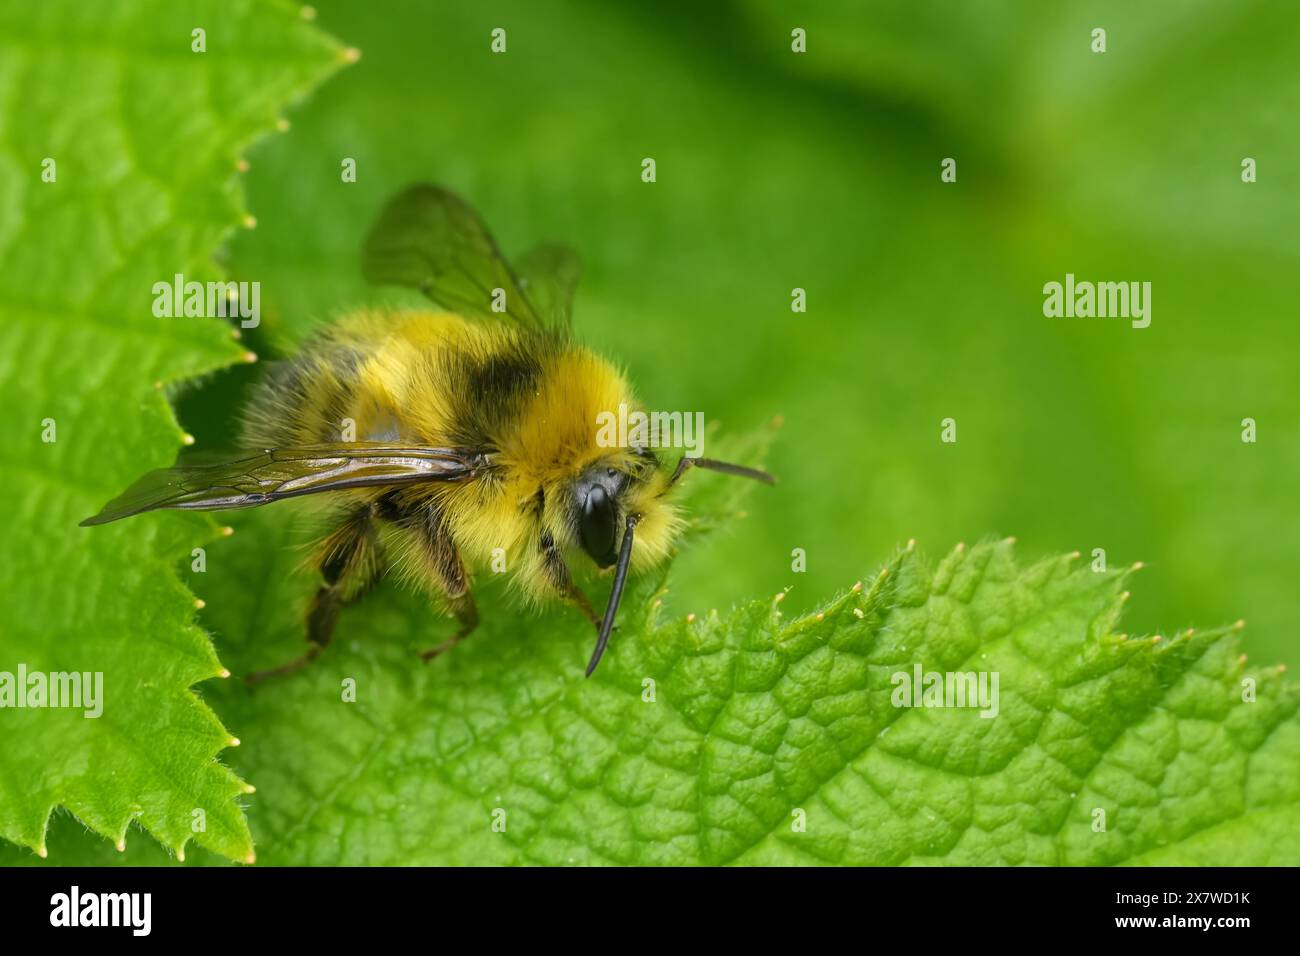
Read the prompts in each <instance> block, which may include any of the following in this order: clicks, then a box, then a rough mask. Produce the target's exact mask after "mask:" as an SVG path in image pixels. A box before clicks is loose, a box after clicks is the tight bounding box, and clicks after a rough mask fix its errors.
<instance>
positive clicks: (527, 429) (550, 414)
mask: <svg viewBox="0 0 1300 956" xmlns="http://www.w3.org/2000/svg"><path fill="white" fill-rule="evenodd" d="M620 403H626V404H627V405H628V406H629V407H632V406H634V405H635V400H634V399H633V398H632V396H631V395H630V393H629V390H628V387H627V384H626V382H625V381H624V379H623V377H622V376H621V375H620V374H619V372H618V371H617V370H616V369H615V368H614V367H613V366H612V365H611V364H610V363H609V362H607V361H605V360H604V359H603V358H601V357H599V356H597V355H595V354H594V353H592V352H591V351H589V350H588V349H586V348H583V347H582V346H580V345H577V344H575V343H574V342H573V341H572V340H571V339H570V337H569V336H568V335H566V334H564V333H563V332H562V331H558V330H557V331H553V330H542V331H531V330H528V329H523V328H519V327H516V326H512V325H507V324H505V323H492V324H489V323H485V322H481V321H473V320H467V319H464V318H461V317H460V316H457V315H454V314H451V313H437V312H429V311H394V312H373V311H372V312H361V313H355V314H353V315H350V316H347V317H345V318H343V319H341V320H340V321H339V322H337V323H335V324H334V325H333V326H331V327H330V328H328V329H327V330H326V331H325V332H324V333H323V334H321V335H320V336H318V337H317V338H316V339H314V340H312V341H309V342H308V343H307V345H306V346H305V347H304V349H303V351H302V352H301V353H300V354H299V355H298V356H297V357H296V358H294V359H293V360H292V361H289V362H286V363H282V364H281V365H279V366H278V367H273V369H272V372H271V374H270V375H269V377H268V378H267V380H266V381H265V382H264V383H263V385H262V386H261V387H260V388H259V389H258V391H257V393H256V394H255V395H254V397H253V400H252V401H251V402H250V404H249V411H248V413H247V421H246V423H245V428H244V442H243V444H244V445H245V446H246V447H249V448H277V447H284V446H292V445H310V444H317V443H327V442H336V441H339V440H340V438H341V437H342V436H343V429H344V428H345V423H346V425H347V426H350V427H351V428H352V429H353V430H354V438H355V440H359V441H369V442H393V443H397V444H399V445H423V446H432V447H442V448H446V447H458V448H472V449H477V450H481V451H482V452H483V453H484V454H485V456H486V458H487V461H488V465H487V468H486V470H485V472H484V473H483V475H482V476H481V477H480V478H479V479H478V480H477V481H473V482H443V483H431V484H425V485H413V486H411V487H409V488H403V489H398V490H388V489H382V488H380V489H375V488H366V489H358V490H357V491H353V492H344V493H340V495H339V497H345V498H347V499H348V500H346V501H345V502H342V503H341V504H340V505H339V507H340V510H341V511H343V512H344V513H345V514H346V513H347V512H348V511H350V510H353V509H357V508H369V509H371V510H372V512H373V513H374V515H375V516H376V518H377V519H378V520H380V522H381V523H387V524H388V525H391V526H392V527H391V528H384V527H382V526H381V527H380V528H379V531H380V532H381V534H380V536H379V537H380V539H381V540H380V541H378V542H377V544H380V545H381V546H382V549H383V550H384V552H385V553H386V555H387V556H388V558H389V561H388V563H390V564H391V566H393V567H395V568H397V569H399V570H401V571H403V572H404V573H406V574H407V575H408V576H412V577H421V578H424V577H427V576H429V575H433V576H434V578H435V580H436V581H439V582H443V581H446V580H447V579H449V578H452V577H454V576H455V573H456V569H455V568H447V567H437V566H435V567H430V564H431V563H436V561H437V560H438V559H440V558H445V555H441V554H438V553H437V551H436V550H431V549H430V548H429V547H428V542H427V539H426V535H427V529H426V528H423V527H421V525H422V524H427V523H429V522H431V521H435V520H436V522H437V523H438V525H439V526H440V529H441V530H440V533H442V534H445V535H446V536H449V537H450V538H451V539H452V541H454V542H455V545H456V550H457V552H458V554H459V555H460V558H461V559H462V562H463V563H464V564H465V565H467V570H468V571H470V572H473V571H475V570H483V569H486V568H489V567H490V566H491V565H492V564H493V563H494V562H501V561H504V564H505V567H506V569H507V574H508V575H509V577H510V580H511V582H512V583H513V584H515V585H516V586H517V587H518V588H519V589H520V590H521V591H522V593H523V594H524V595H525V596H526V597H527V598H528V599H529V600H530V601H536V602H541V601H546V600H549V599H551V598H554V597H556V596H561V597H563V596H565V588H566V587H567V583H566V580H565V576H564V575H562V574H561V573H560V572H559V571H558V568H556V566H555V564H554V562H553V561H548V557H547V555H548V554H550V553H552V552H554V551H557V550H558V551H559V552H560V553H566V552H569V551H572V550H574V549H576V548H578V547H579V546H580V516H579V515H578V514H575V513H574V509H573V508H571V507H570V506H569V503H570V501H571V499H572V497H573V495H572V488H573V486H574V485H575V483H577V482H578V481H579V479H580V478H581V477H582V476H583V475H584V474H587V473H589V472H590V471H591V470H592V469H601V468H605V469H612V470H614V471H615V472H617V473H618V474H619V475H625V476H627V485H628V488H627V492H626V497H625V499H624V501H625V507H626V508H628V509H630V510H632V511H637V512H640V513H642V514H643V515H644V516H645V517H643V518H642V520H641V522H640V524H639V525H638V527H637V535H636V542H635V547H634V548H633V552H632V567H633V569H642V568H647V567H650V566H653V565H654V564H657V563H658V562H659V561H661V560H662V559H663V558H664V557H665V556H666V555H667V553H668V550H669V548H670V546H671V544H672V540H673V538H674V537H675V535H676V532H677V529H678V526H679V520H678V517H677V511H676V509H675V507H674V506H673V505H672V504H671V503H670V502H668V501H659V500H658V499H659V498H660V496H661V495H662V494H663V493H664V491H665V490H666V489H667V486H668V476H667V475H666V474H665V473H664V472H663V471H661V470H660V467H659V462H658V459H657V458H656V456H655V455H654V453H653V452H652V451H650V450H649V449H645V450H642V451H641V452H639V453H638V452H636V451H634V450H632V449H624V448H604V447H601V446H600V445H599V444H598V443H597V440H596V429H595V422H596V421H597V416H598V415H599V414H600V413H601V412H603V411H605V410H608V409H611V408H618V407H619V404H620ZM607 477H608V475H607ZM394 531H395V532H396V533H391V532H394ZM338 545H339V542H338V541H337V540H335V539H334V537H333V536H332V537H331V538H330V539H327V540H326V542H325V544H324V547H327V548H330V549H331V550H334V551H337V550H338ZM324 557H325V558H326V559H328V557H329V556H328V555H326V556H324ZM325 563H326V561H325V560H322V562H321V564H322V566H323V565H324V564H325ZM379 563H383V562H379ZM498 566H499V565H498Z"/></svg>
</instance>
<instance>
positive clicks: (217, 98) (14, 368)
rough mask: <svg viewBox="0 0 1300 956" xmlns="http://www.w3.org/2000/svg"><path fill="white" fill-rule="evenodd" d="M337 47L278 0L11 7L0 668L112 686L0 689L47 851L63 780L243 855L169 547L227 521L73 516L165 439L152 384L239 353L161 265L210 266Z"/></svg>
mask: <svg viewBox="0 0 1300 956" xmlns="http://www.w3.org/2000/svg"><path fill="white" fill-rule="evenodd" d="M195 28H203V29H204V30H205V31H206V42H207V52H206V53H198V52H194V51H193V50H192V49H191V43H192V33H191V31H192V30H194V29H195ZM341 62H342V56H341V51H340V48H339V47H338V46H337V45H336V44H335V43H334V42H333V41H332V40H330V39H328V38H326V37H325V36H324V35H323V34H321V33H320V32H318V31H317V30H315V29H314V28H312V27H310V26H309V25H307V24H305V23H303V22H302V21H301V19H300V17H299V16H298V14H297V12H296V10H294V9H292V8H290V7H288V6H286V5H284V4H281V3H251V2H239V3H227V2H218V0H209V2H204V3H192V4H187V5H184V6H181V5H177V4H173V3H168V2H164V0H124V2H119V3H114V4H92V5H87V4H84V3H81V2H79V0H50V2H43V3H39V4H9V5H6V6H5V7H4V8H3V9H2V10H0V102H3V103H4V110H3V120H2V121H0V200H2V201H0V405H3V407H4V409H5V415H4V419H3V420H4V424H3V426H2V427H3V429H4V431H3V433H2V434H0V448H3V456H4V467H3V477H2V478H0V498H3V499H4V501H6V502H7V503H8V509H7V511H6V528H5V535H4V544H3V547H4V549H5V552H6V553H5V554H4V555H3V558H2V560H0V566H2V567H3V568H4V571H3V577H0V603H3V606H4V608H5V612H4V613H5V626H4V629H3V631H2V632H0V672H6V673H9V674H16V673H17V671H18V669H19V667H20V666H21V667H25V668H26V670H27V671H28V672H38V671H39V672H51V671H67V672H71V671H76V672H84V673H90V674H95V673H98V674H101V675H102V687H103V691H102V693H103V713H102V716H99V717H97V718H87V717H85V716H83V711H82V710H80V709H77V710H72V709H11V708H5V709H3V710H0V836H3V837H4V838H6V839H8V840H11V841H14V842H16V843H19V844H22V845H24V846H26V847H30V848H31V849H33V850H35V851H36V852H37V853H39V854H42V855H43V854H44V853H45V852H46V849H45V833H46V827H47V823H48V821H49V819H50V816H51V813H52V812H53V811H54V809H55V808H56V807H59V806H62V807H65V808H66V809H67V810H68V811H70V812H71V813H72V814H74V815H75V816H76V817H77V818H78V819H79V820H80V821H81V822H82V823H83V824H84V825H85V826H86V827H88V828H89V829H91V830H93V831H94V832H95V833H98V834H100V835H101V836H104V837H107V838H109V839H110V840H111V841H113V842H114V843H116V844H118V846H119V847H120V846H122V844H123V842H124V841H125V838H126V833H127V829H128V827H129V826H130V824H131V823H132V821H135V822H137V823H138V824H139V825H140V826H141V827H142V828H143V829H145V830H146V831H148V832H149V833H150V834H152V835H153V836H155V837H156V838H157V839H158V840H159V841H160V842H161V843H162V844H164V845H165V846H166V847H168V848H170V850H171V851H173V852H175V853H177V854H181V853H183V850H184V847H185V845H186V843H187V842H188V841H189V840H190V839H191V838H192V839H194V840H195V841H196V842H197V843H199V844H200V845H202V846H205V847H207V848H209V849H211V850H214V851H215V852H217V853H220V854H223V855H225V856H228V857H231V858H234V859H241V860H242V859H251V854H252V843H251V839H250V834H249V831H248V826H247V823H246V821H245V819H244V816H243V811H242V808H241V807H240V805H239V803H238V802H237V798H238V797H241V796H242V795H243V794H244V793H245V790H246V788H245V785H244V784H243V783H242V782H241V781H240V780H239V779H238V778H237V777H236V776H235V775H234V774H233V773H232V772H231V771H230V770H228V769H227V768H226V767H224V766H222V765H221V764H220V763H218V762H217V754H218V753H219V752H220V751H221V750H222V749H223V748H225V747H227V746H229V745H230V744H231V743H232V740H231V735H230V733H229V732H228V731H226V730H225V729H224V728H223V727H222V726H221V723H220V722H219V721H218V720H217V718H216V716H215V715H214V714H213V713H212V711H211V710H210V709H209V707H208V706H206V705H205V704H204V703H202V702H201V701H200V700H199V698H198V697H197V696H196V695H195V693H194V692H193V691H192V690H191V686H192V685H193V684H195V683H196V682H198V681H202V680H207V679H209V678H212V677H215V676H217V675H219V674H220V673H222V671H223V668H222V666H221V664H220V663H219V662H218V660H217V657H216V655H215V653H214V651H213V648H212V645H211V642H210V640H209V639H208V637H207V635H205V634H204V633H203V631H202V630H200V629H199V628H198V627H197V626H196V625H195V623H194V615H195V599H194V596H193V594H191V593H190V592H189V591H188V590H187V588H186V587H185V586H184V585H183V584H182V583H181V582H180V581H179V579H178V577H177V575H176V572H175V567H176V564H177V562H178V561H179V560H181V559H184V560H186V561H187V562H188V560H189V557H190V553H191V550H192V549H193V548H196V547H202V546H205V545H209V544H210V542H211V541H212V540H213V539H214V537H216V534H215V532H216V527H217V525H216V523H215V522H213V521H211V520H208V519H203V520H200V519H196V518H192V517H182V516H177V515H170V516H167V517H165V518H162V519H160V520H158V521H153V522H149V523H139V522H135V523H131V524H123V525H113V526H110V527H105V528H97V529H86V528H79V527H77V523H78V521H79V520H80V519H82V518H85V517H87V516H88V515H90V514H92V513H94V511H95V510H97V509H98V508H99V506H100V505H102V504H103V503H104V502H105V501H106V500H108V499H109V498H111V497H112V496H113V495H115V494H116V493H117V492H119V491H120V490H121V489H122V488H123V487H125V486H126V484H128V483H129V482H130V481H131V480H132V479H133V478H135V477H136V476H138V475H139V474H140V473H141V472H142V471H144V470H146V469H148V468H152V467H158V466H164V465H167V464H170V463H171V460H172V459H173V458H174V456H175V452H176V449H177V448H178V446H179V444H180V441H181V438H182V435H181V432H180V429H179V428H178V427H177V425H176V421H175V418H174V416H173V414H172V411H171V408H170V407H169V405H168V403H167V401H166V398H165V396H164V394H163V392H162V390H161V388H160V387H155V386H156V384H157V385H159V386H161V385H162V384H163V383H169V382H175V381H178V380H180V379H184V378H188V377H191V376H194V375H198V374H201V373H204V372H208V371H210V370H214V369H217V368H220V367H222V366H225V365H229V364H230V363H231V362H235V361H238V360H239V359H240V357H241V356H242V355H243V353H244V349H243V348H242V347H241V346H239V344H238V343H236V342H235V341H234V339H233V338H232V335H231V330H230V328H229V327H228V326H225V325H224V324H223V323H221V322H219V321H215V320H212V319H201V318H176V319H160V318H156V317H155V316H154V315H153V314H152V308H151V306H152V302H153V292H152V287H153V284H154V283H155V282H158V281H170V280H171V278H172V277H173V276H174V275H175V274H176V273H183V274H184V275H185V277H186V278H187V279H194V280H198V281H205V280H209V279H215V278H218V277H219V275H218V273H217V272H216V270H215V269H214V267H213V265H212V262H211V257H212V254H213V252H214V250H215V249H216V247H217V245H218V243H219V242H220V241H221V240H222V238H223V237H224V236H226V235H227V234H228V233H229V232H230V231H231V229H232V228H233V227H234V226H235V225H236V224H238V223H239V222H240V221H241V219H242V218H243V215H244V214H243V212H242V210H241V208H240V196H239V191H238V189H237V188H236V186H235V184H234V177H235V167H236V160H237V158H238V156H239V155H240V153H241V151H242V150H243V149H244V148H245V147H246V146H247V145H248V144H249V142H250V141H251V140H252V139H253V137H254V136H255V135H256V134H257V133H258V132H259V131H263V130H266V129H268V128H270V127H271V126H272V125H273V124H274V122H275V120H276V118H277V116H278V114H279V110H280V109H281V108H282V107H283V105H284V104H285V103H286V102H287V101H288V100H289V99H290V98H291V97H293V96H295V95H297V94H299V93H301V92H302V91H304V90H305V89H306V88H307V87H308V86H310V85H311V84H312V83H313V82H315V81H317V80H319V79H320V78H321V77H323V76H324V75H325V74H326V73H328V72H329V71H330V70H332V69H333V68H335V67H336V66H337V65H339V64H340V63H341ZM47 159H49V160H52V161H53V166H52V167H50V166H49V164H47V163H46V162H45V161H46V160H47ZM51 168H52V171H53V174H54V175H53V177H52V181H45V180H43V178H42V173H43V172H46V171H47V170H49V169H51ZM48 438H52V439H53V440H52V441H48V440H44V439H48ZM92 680H93V678H92ZM198 809H201V810H203V811H204V813H205V814H206V828H205V829H203V830H202V831H201V832H195V822H196V816H195V814H194V811H195V810H198ZM56 862H64V863H66V862H68V860H66V859H65V860H59V861H56Z"/></svg>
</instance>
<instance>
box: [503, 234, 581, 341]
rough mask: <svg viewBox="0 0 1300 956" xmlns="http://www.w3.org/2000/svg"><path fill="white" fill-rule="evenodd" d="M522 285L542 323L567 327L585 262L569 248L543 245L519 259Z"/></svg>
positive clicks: (549, 243) (535, 247)
mask: <svg viewBox="0 0 1300 956" xmlns="http://www.w3.org/2000/svg"><path fill="white" fill-rule="evenodd" d="M517 269H518V272H519V282H520V284H521V285H522V286H523V287H524V291H525V292H526V293H527V294H528V298H529V301H531V302H532V304H533V307H534V308H535V309H536V311H537V313H538V314H539V315H540V316H541V317H542V320H543V321H545V322H547V323H549V324H550V325H552V326H554V327H558V328H567V327H568V326H569V324H570V322H571V320H572V318H573V292H574V290H575V289H576V288H577V287H578V280H579V279H580V278H582V263H581V262H580V261H579V259H578V254H577V253H576V252H574V251H573V249H572V248H570V247H569V246H565V245H561V244H560V243H557V242H544V243H542V244H541V245H538V246H534V247H533V248H531V249H529V250H528V251H527V252H525V253H524V254H523V255H522V256H520V257H519V262H518V264H517Z"/></svg>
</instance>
